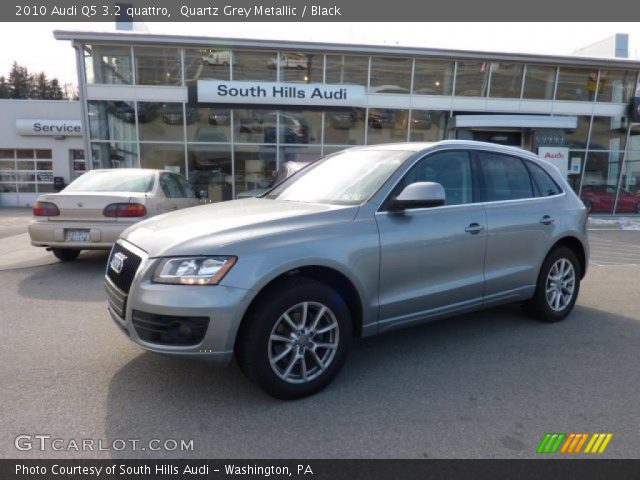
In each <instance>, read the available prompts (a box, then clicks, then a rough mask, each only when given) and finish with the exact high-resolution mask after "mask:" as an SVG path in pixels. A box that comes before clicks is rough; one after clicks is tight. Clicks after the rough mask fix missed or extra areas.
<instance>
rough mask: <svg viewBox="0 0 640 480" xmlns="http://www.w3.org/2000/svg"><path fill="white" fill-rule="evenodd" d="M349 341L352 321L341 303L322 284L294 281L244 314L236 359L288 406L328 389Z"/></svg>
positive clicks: (268, 293)
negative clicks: (290, 403) (299, 399)
mask: <svg viewBox="0 0 640 480" xmlns="http://www.w3.org/2000/svg"><path fill="white" fill-rule="evenodd" d="M351 337H352V324H351V315H350V312H349V308H348V307H347V305H346V304H345V302H344V300H343V299H342V297H341V296H340V295H339V294H338V293H337V292H336V291H335V290H333V289H332V288H330V287H328V286H327V285H325V284H324V283H321V282H318V281H316V280H312V279H307V278H299V277H297V278H295V279H293V278H292V279H288V280H286V281H283V282H280V283H279V284H277V285H276V286H275V287H272V288H270V289H269V290H267V291H266V292H265V293H264V294H263V295H262V296H261V298H260V299H258V301H257V302H256V303H255V305H254V306H253V307H252V308H251V310H250V311H249V312H248V313H247V316H246V318H245V320H244V324H243V327H242V329H241V331H240V332H239V336H238V341H237V346H236V356H237V358H238V362H239V363H240V367H241V368H242V370H243V371H244V372H245V374H246V375H247V376H248V377H249V378H250V379H251V380H252V381H254V382H255V383H257V384H258V386H260V388H262V389H263V390H264V391H265V392H266V393H268V394H269V395H271V396H273V397H275V398H279V399H282V400H292V399H296V398H302V397H306V396H309V395H312V394H314V393H316V392H319V391H320V390H322V389H323V388H325V387H326V386H327V385H328V384H329V383H331V381H332V380H333V379H334V378H335V376H336V375H337V374H338V372H339V371H340V369H341V368H342V365H343V364H344V361H345V359H346V356H347V352H348V350H349V346H350V344H351Z"/></svg>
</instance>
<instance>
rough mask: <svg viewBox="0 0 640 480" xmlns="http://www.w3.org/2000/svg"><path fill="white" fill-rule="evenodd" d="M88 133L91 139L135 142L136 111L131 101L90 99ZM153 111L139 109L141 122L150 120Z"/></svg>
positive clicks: (153, 113) (154, 113)
mask: <svg viewBox="0 0 640 480" xmlns="http://www.w3.org/2000/svg"><path fill="white" fill-rule="evenodd" d="M88 104H89V135H90V137H91V139H92V140H124V141H129V142H135V141H136V140H137V136H136V126H135V123H136V113H135V107H134V103H133V102H121V101H103V100H90V101H89V102H88ZM156 113H157V112H155V111H146V110H144V111H140V112H138V118H139V119H140V121H141V122H143V123H144V122H148V121H151V120H152V119H153V117H154V115H156Z"/></svg>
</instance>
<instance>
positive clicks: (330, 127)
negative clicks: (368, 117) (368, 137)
mask: <svg viewBox="0 0 640 480" xmlns="http://www.w3.org/2000/svg"><path fill="white" fill-rule="evenodd" d="M364 119H365V110H364V108H349V109H345V110H327V111H326V112H324V143H325V144H334V145H363V144H364V127H365V121H364Z"/></svg>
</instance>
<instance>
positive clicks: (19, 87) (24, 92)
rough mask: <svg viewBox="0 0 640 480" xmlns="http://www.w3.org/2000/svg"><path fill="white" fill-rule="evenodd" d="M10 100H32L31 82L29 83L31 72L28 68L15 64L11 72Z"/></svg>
mask: <svg viewBox="0 0 640 480" xmlns="http://www.w3.org/2000/svg"><path fill="white" fill-rule="evenodd" d="M8 83H9V98H30V97H31V82H30V81H29V72H28V71H27V67H22V66H20V65H18V63H17V62H13V65H12V66H11V71H10V72H9V82H8Z"/></svg>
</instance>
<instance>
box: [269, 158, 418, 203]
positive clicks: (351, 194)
mask: <svg viewBox="0 0 640 480" xmlns="http://www.w3.org/2000/svg"><path fill="white" fill-rule="evenodd" d="M411 153H412V152H407V151H404V150H403V151H390V150H346V151H344V152H340V153H337V154H335V155H331V156H329V157H326V158H325V159H323V160H319V161H318V162H316V163H314V164H313V165H310V166H309V167H307V168H305V169H304V170H303V171H301V172H299V173H298V174H297V175H294V176H293V177H291V178H290V179H288V180H286V181H284V182H283V183H281V184H280V185H278V186H277V187H276V188H274V189H273V190H271V191H270V192H269V193H268V194H267V195H265V197H263V198H271V199H275V200H287V201H291V202H304V203H327V204H332V205H357V204H359V203H362V202H364V201H365V200H366V199H368V198H369V197H370V196H371V195H373V194H374V193H375V192H376V191H377V190H378V189H379V188H380V187H381V186H382V185H383V184H384V182H386V181H387V179H388V178H389V177H390V176H391V174H392V173H393V172H395V171H396V169H397V168H398V167H399V166H400V165H401V164H402V163H403V162H404V161H405V160H406V159H407V158H408V157H409V156H410V155H411Z"/></svg>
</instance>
